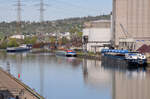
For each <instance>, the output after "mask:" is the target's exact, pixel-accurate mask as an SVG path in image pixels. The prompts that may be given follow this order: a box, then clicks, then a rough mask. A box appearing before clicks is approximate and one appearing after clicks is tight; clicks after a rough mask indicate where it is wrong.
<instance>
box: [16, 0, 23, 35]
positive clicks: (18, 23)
mask: <svg viewBox="0 0 150 99" xmlns="http://www.w3.org/2000/svg"><path fill="white" fill-rule="evenodd" d="M16 6H17V34H20V32H21V6H22V5H21V0H18V1H17V4H16Z"/></svg>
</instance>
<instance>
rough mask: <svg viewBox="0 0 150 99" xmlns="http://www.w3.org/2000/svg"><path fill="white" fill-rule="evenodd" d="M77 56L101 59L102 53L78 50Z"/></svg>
mask: <svg viewBox="0 0 150 99" xmlns="http://www.w3.org/2000/svg"><path fill="white" fill-rule="evenodd" d="M77 57H79V58H87V59H96V60H101V55H100V54H94V53H83V52H77Z"/></svg>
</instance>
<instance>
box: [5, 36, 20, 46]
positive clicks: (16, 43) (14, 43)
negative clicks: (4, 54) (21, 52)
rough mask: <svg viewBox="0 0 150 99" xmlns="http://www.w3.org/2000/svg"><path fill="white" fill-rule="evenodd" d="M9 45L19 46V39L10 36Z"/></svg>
mask: <svg viewBox="0 0 150 99" xmlns="http://www.w3.org/2000/svg"><path fill="white" fill-rule="evenodd" d="M7 46H8V47H18V46H19V43H18V42H17V39H15V38H10V39H9V40H8V43H7Z"/></svg>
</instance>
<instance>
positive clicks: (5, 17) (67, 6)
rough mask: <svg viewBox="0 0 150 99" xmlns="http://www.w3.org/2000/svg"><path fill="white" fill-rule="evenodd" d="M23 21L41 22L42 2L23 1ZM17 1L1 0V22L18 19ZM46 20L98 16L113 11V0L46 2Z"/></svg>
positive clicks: (45, 0)
mask: <svg viewBox="0 0 150 99" xmlns="http://www.w3.org/2000/svg"><path fill="white" fill-rule="evenodd" d="M21 2H22V11H21V19H22V20H23V21H39V19H40V18H39V16H40V15H39V10H38V9H39V7H40V6H39V3H40V0H21ZM16 3H17V0H0V21H1V22H2V21H7V22H10V21H15V20H16V19H17V10H16V9H17V7H16V6H15V5H16ZM44 3H45V11H44V20H45V21H47V20H57V19H64V18H72V17H83V16H96V15H102V14H109V13H110V12H111V11H112V0H44Z"/></svg>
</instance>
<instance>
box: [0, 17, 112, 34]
mask: <svg viewBox="0 0 150 99" xmlns="http://www.w3.org/2000/svg"><path fill="white" fill-rule="evenodd" d="M100 19H110V15H101V16H88V17H77V18H69V19H61V20H55V21H46V22H43V23H42V24H41V23H38V22H29V21H27V22H21V32H22V33H23V34H34V33H41V32H42V33H51V32H56V31H59V32H69V31H70V30H71V29H73V28H77V29H79V30H82V29H83V23H84V22H88V21H94V20H100ZM14 33H16V22H15V21H14V22H10V23H7V22H1V23H0V36H2V35H3V36H4V35H10V34H14Z"/></svg>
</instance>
